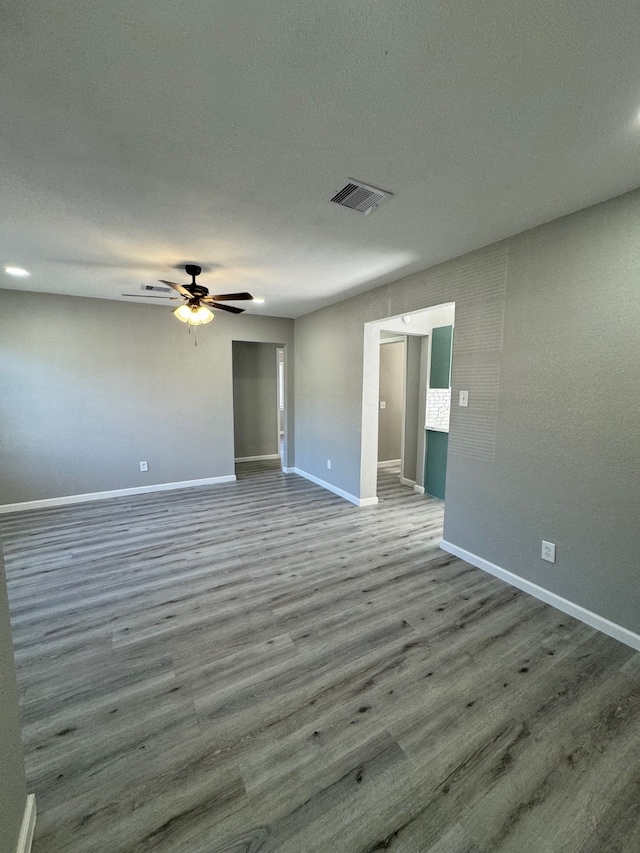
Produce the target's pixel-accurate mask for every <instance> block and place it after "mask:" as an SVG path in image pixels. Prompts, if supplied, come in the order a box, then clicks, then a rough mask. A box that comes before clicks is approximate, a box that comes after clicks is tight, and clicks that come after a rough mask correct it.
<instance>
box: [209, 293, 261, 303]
mask: <svg viewBox="0 0 640 853" xmlns="http://www.w3.org/2000/svg"><path fill="white" fill-rule="evenodd" d="M210 298H211V299H215V301H216V302H240V301H241V300H243V299H253V296H252V295H251V294H250V293H246V292H245V293H218V294H217V295H216V296H211V297H210Z"/></svg>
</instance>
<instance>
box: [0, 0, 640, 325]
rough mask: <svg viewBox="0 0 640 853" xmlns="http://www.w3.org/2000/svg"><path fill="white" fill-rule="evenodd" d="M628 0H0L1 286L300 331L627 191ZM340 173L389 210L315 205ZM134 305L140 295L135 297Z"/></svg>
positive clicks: (630, 170) (631, 179)
mask: <svg viewBox="0 0 640 853" xmlns="http://www.w3.org/2000/svg"><path fill="white" fill-rule="evenodd" d="M639 32H640V4H639V3H638V2H637V0H633V2H631V0H629V2H623V0H610V2H607V3H603V2H602V1H601V0H565V2H562V3H559V2H558V0H536V2H535V3H532V2H531V0H510V2H505V0H486V2H479V3H470V2H469V1H468V0H465V2H429V0H404V2H396V3H389V2H388V0H384V2H381V0H366V2H365V0H340V2H322V0H295V2H293V0H290V2H283V0H269V2H255V0H254V1H253V2H241V1H240V0H228V2H220V0H183V2H181V3H177V2H175V0H153V2H151V0H136V2H134V3H132V2H131V0H109V2H104V0H103V2H100V0H92V2H90V0H84V2H82V0H59V2H56V3H52V2H51V0H29V2H28V3H25V2H23V0H5V2H3V3H2V27H1V28H0V69H1V72H2V86H1V87H0V116H1V117H2V120H1V123H0V180H1V183H2V204H1V205H0V208H1V209H0V266H2V265H4V264H8V263H13V264H19V265H21V266H24V267H26V268H28V269H29V270H30V271H31V272H32V275H31V277H30V278H29V279H28V280H19V279H12V278H9V277H8V276H6V275H4V274H0V285H1V286H3V287H15V288H21V287H24V288H26V289H32V290H43V291H50V292H56V293H70V294H79V295H86V296H99V297H106V298H112V299H117V298H120V294H121V293H122V292H123V291H132V290H133V289H135V290H139V288H140V284H141V283H142V282H150V281H154V280H156V279H158V278H170V279H173V280H178V281H186V280H187V279H186V277H185V276H184V274H183V275H181V274H180V273H179V272H177V271H176V269H175V267H176V266H179V265H180V264H181V263H184V262H185V261H195V262H198V263H201V264H202V265H203V266H208V267H209V268H210V271H209V272H208V273H207V274H206V275H203V278H202V283H204V284H206V285H207V286H210V287H212V289H213V290H214V291H218V292H220V291H225V290H237V289H248V290H250V291H251V292H253V293H254V294H255V295H259V296H263V297H265V298H266V300H267V303H266V304H265V305H264V306H263V308H261V309H260V308H252V309H251V310H253V311H263V312H264V313H268V314H276V315H283V316H298V315H300V314H303V313H306V312H308V311H311V310H314V309H315V308H318V307H320V306H322V305H325V304H328V303H330V302H333V301H336V300H337V299H340V298H343V297H344V296H346V295H350V294H353V293H356V292H359V291H362V290H365V289H368V288H370V287H373V286H375V285H377V284H380V283H382V282H386V281H391V280H394V279H396V278H399V277H401V276H403V275H406V274H408V273H410V272H414V271H416V270H418V269H423V268H425V267H428V266H431V265H432V264H434V263H437V262H439V261H443V260H445V259H447V258H450V257H453V256H456V255H459V254H462V253H463V252H465V251H468V250H470V249H473V248H476V247H478V246H482V245H485V244H487V243H490V242H492V241H495V240H498V239H500V238H503V237H506V236H508V235H510V234H513V233H516V232H518V231H522V230H524V229H526V228H528V227H530V226H533V225H536V224H538V223H541V222H544V221H547V220H549V219H553V218H554V217H557V216H559V215H562V214H564V213H568V212H570V211H573V210H576V209H579V208H581V207H585V206H587V205H589V204H592V203H594V202H597V201H600V200H602V199H604V198H608V197H610V196H613V195H617V194H619V193H621V192H624V191H625V190H628V189H631V188H633V187H635V186H637V185H638V184H640V122H638V114H639V111H640V59H639V57H640V54H639V53H638V34H639ZM347 177H353V178H357V179H360V180H363V181H365V182H368V183H372V184H374V185H377V186H381V187H383V188H384V189H388V190H391V191H392V192H394V193H395V197H394V198H393V199H392V200H391V201H389V202H387V203H386V204H385V205H383V206H382V207H381V208H380V209H379V210H378V211H376V212H375V213H373V214H372V215H371V216H369V217H364V216H362V215H359V214H356V213H353V212H351V211H349V210H346V209H342V208H340V207H338V206H336V205H333V204H330V203H329V202H328V201H327V200H326V198H327V196H328V195H329V194H330V193H331V192H332V191H333V190H334V189H335V188H336V187H337V186H338V185H339V184H340V183H341V182H342V181H343V180H344V179H345V178H347ZM149 301H150V302H151V301H152V300H149Z"/></svg>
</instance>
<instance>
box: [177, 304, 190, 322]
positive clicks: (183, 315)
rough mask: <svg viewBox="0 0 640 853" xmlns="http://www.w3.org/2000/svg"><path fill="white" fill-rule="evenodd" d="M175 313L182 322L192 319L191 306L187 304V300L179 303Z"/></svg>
mask: <svg viewBox="0 0 640 853" xmlns="http://www.w3.org/2000/svg"><path fill="white" fill-rule="evenodd" d="M173 313H174V316H175V317H177V318H178V320H180V321H181V322H182V323H188V322H189V320H190V319H191V308H190V307H189V306H188V305H187V304H186V302H185V304H184V305H178V307H177V308H176V310H175V311H174V312H173Z"/></svg>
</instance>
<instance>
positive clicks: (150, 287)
mask: <svg viewBox="0 0 640 853" xmlns="http://www.w3.org/2000/svg"><path fill="white" fill-rule="evenodd" d="M140 290H150V291H152V292H153V293H171V288H170V287H162V286H161V285H159V284H141V285H140Z"/></svg>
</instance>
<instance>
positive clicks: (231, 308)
mask: <svg viewBox="0 0 640 853" xmlns="http://www.w3.org/2000/svg"><path fill="white" fill-rule="evenodd" d="M206 305H207V306H208V307H209V308H216V309H218V308H219V309H220V310H221V311H229V312H230V313H231V314H243V313H244V308H236V307H234V306H233V305H222V304H221V303H220V302H207V303H206Z"/></svg>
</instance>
